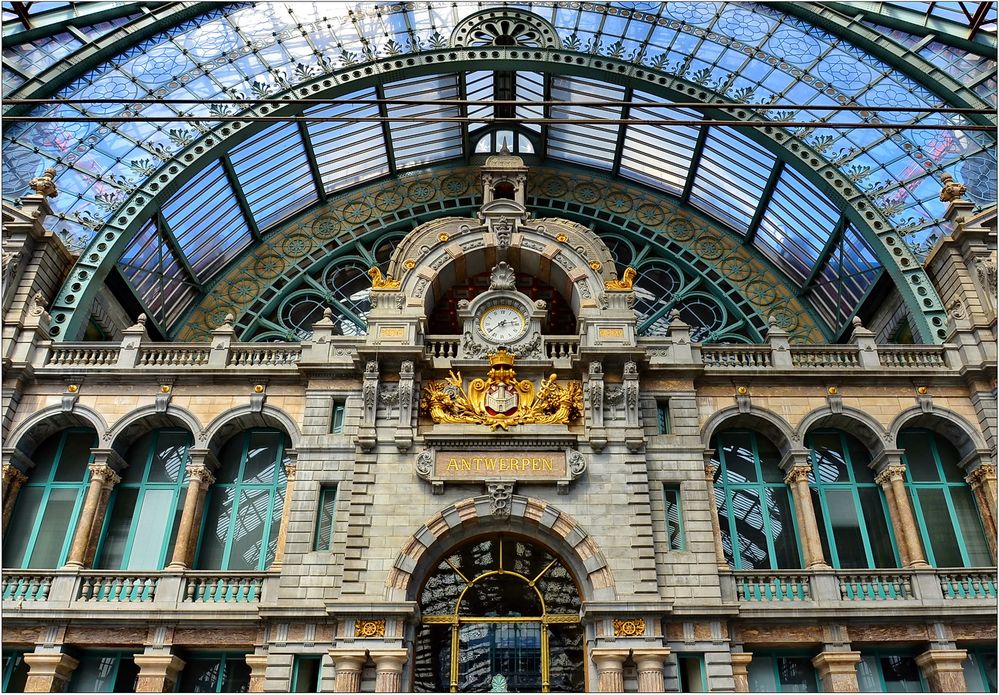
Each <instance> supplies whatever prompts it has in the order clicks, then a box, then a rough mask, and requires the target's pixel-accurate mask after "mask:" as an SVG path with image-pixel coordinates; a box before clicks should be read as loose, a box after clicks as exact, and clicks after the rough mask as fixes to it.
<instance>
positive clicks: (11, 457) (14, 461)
mask: <svg viewBox="0 0 999 695" xmlns="http://www.w3.org/2000/svg"><path fill="white" fill-rule="evenodd" d="M7 466H12V467H14V468H16V469H17V470H20V471H21V472H22V473H27V472H29V471H30V470H31V469H32V468H34V467H35V462H34V461H32V460H31V457H30V456H28V455H27V454H26V453H24V452H23V451H21V450H20V449H18V448H17V447H16V446H5V447H4V448H3V468H4V470H5V471H6V470H7Z"/></svg>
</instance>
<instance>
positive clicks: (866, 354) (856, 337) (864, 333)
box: [850, 316, 881, 369]
mask: <svg viewBox="0 0 999 695" xmlns="http://www.w3.org/2000/svg"><path fill="white" fill-rule="evenodd" d="M874 338H875V336H874V331H870V330H868V329H866V328H864V324H863V323H861V322H860V317H859V316H854V317H853V337H852V338H851V339H850V342H851V343H853V344H854V345H856V346H857V350H858V354H857V359H858V360H859V362H860V368H861V369H881V357H880V355H878V344H877V342H876V341H875V339H874Z"/></svg>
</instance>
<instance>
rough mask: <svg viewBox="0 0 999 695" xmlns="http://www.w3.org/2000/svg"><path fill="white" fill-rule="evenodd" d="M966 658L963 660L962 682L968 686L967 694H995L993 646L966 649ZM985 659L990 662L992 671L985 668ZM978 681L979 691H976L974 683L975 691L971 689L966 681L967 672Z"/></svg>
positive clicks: (967, 680) (969, 683)
mask: <svg viewBox="0 0 999 695" xmlns="http://www.w3.org/2000/svg"><path fill="white" fill-rule="evenodd" d="M967 650H968V658H967V660H965V662H964V664H962V666H963V667H964V680H965V683H966V684H967V685H968V692H969V693H994V692H996V684H997V683H996V646H995V645H994V644H993V645H992V646H991V647H967ZM987 658H991V660H992V669H991V670H989V668H988V667H987V666H986V664H985V661H986V659H987ZM972 670H973V672H974V673H975V675H976V676H977V677H978V678H979V679H980V680H979V683H981V686H982V687H981V689H977V686H978V683H975V684H974V686H976V689H972V685H973V684H972V683H971V682H970V681H969V679H968V672H969V671H972Z"/></svg>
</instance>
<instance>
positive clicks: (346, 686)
mask: <svg viewBox="0 0 999 695" xmlns="http://www.w3.org/2000/svg"><path fill="white" fill-rule="evenodd" d="M330 658H332V659H333V668H334V669H335V670H336V680H335V681H334V685H333V692H337V693H356V692H360V690H361V671H362V670H363V669H364V663H365V662H366V661H367V660H368V652H367V651H366V650H364V649H330Z"/></svg>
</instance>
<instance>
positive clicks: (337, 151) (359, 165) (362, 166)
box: [305, 89, 389, 193]
mask: <svg viewBox="0 0 999 695" xmlns="http://www.w3.org/2000/svg"><path fill="white" fill-rule="evenodd" d="M344 98H345V99H351V98H353V99H374V98H375V90H374V89H365V90H362V91H360V92H354V93H353V94H348V95H347V96H346V97H344ZM305 113H306V115H308V116H323V117H334V116H337V117H347V116H356V117H371V116H378V107H377V106H375V105H374V104H358V105H356V106H352V105H349V104H333V105H330V106H317V107H314V108H311V109H307V110H306V111H305ZM306 128H307V129H308V131H309V140H311V142H312V149H313V151H314V152H315V154H316V160H317V161H318V162H319V173H320V175H321V177H322V180H323V186H324V187H325V188H326V192H327V193H331V192H333V191H336V190H339V189H341V188H345V187H347V186H353V185H354V184H357V183H360V182H361V181H367V180H368V179H371V178H374V177H376V176H381V175H383V174H387V173H388V170H389V167H388V153H387V152H386V150H385V139H384V137H382V125H381V124H380V123H377V122H367V123H364V122H354V123H351V122H350V121H327V122H323V123H317V122H313V123H308V124H307V125H306Z"/></svg>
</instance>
